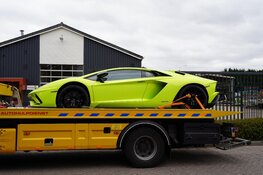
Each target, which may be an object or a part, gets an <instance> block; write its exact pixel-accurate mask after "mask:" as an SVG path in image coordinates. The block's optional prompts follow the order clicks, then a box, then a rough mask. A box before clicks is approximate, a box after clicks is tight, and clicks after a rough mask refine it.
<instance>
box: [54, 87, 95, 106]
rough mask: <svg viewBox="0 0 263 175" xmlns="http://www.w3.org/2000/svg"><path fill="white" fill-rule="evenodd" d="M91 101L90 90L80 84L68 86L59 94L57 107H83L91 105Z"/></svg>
mask: <svg viewBox="0 0 263 175" xmlns="http://www.w3.org/2000/svg"><path fill="white" fill-rule="evenodd" d="M89 103H90V100H89V94H88V92H87V91H86V90H85V89H84V88H82V87H80V86H78V85H69V86H66V87H64V88H63V89H61V90H60V91H59V93H58V95H57V107H59V108H81V107H84V106H89Z"/></svg>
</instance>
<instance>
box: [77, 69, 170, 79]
mask: <svg viewBox="0 0 263 175" xmlns="http://www.w3.org/2000/svg"><path fill="white" fill-rule="evenodd" d="M115 70H144V71H157V72H161V73H163V74H167V75H170V73H168V72H167V71H159V70H154V69H149V68H144V67H117V68H110V69H104V70H100V71H97V72H92V73H89V74H86V75H84V76H82V77H87V76H92V75H96V74H98V73H103V72H108V71H115Z"/></svg>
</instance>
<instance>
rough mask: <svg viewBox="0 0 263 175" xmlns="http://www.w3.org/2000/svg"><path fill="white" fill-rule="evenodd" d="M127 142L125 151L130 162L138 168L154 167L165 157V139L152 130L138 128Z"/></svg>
mask: <svg viewBox="0 0 263 175" xmlns="http://www.w3.org/2000/svg"><path fill="white" fill-rule="evenodd" d="M127 137H128V138H127V139H126V141H125V144H124V147H123V150H124V154H125V157H126V159H127V160H128V162H129V163H130V164H131V165H132V166H133V167H137V168H149V167H154V166H156V165H158V164H159V163H161V162H162V161H163V159H164V157H165V155H166V154H165V153H166V152H165V148H166V147H165V142H164V140H163V137H162V136H161V135H160V134H159V133H158V132H157V131H155V130H154V129H152V128H147V127H144V128H138V129H135V130H134V131H132V133H130V134H129V135H128V136H127Z"/></svg>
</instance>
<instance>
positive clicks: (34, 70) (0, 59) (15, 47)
mask: <svg viewBox="0 0 263 175" xmlns="http://www.w3.org/2000/svg"><path fill="white" fill-rule="evenodd" d="M0 77H22V78H26V81H27V84H31V85H38V84H39V36H35V37H32V38H29V39H26V40H22V41H20V42H16V43H13V44H10V45H7V46H3V47H0Z"/></svg>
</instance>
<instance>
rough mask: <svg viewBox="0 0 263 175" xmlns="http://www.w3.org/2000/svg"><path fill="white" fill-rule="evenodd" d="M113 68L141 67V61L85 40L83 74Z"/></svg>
mask: <svg viewBox="0 0 263 175" xmlns="http://www.w3.org/2000/svg"><path fill="white" fill-rule="evenodd" d="M113 67H141V60H139V59H137V58H134V57H132V56H130V55H128V54H125V53H123V52H121V51H118V50H116V49H113V48H110V47H107V46H105V45H103V44H100V43H98V42H95V41H93V40H90V39H88V38H85V39H84V73H85V74H87V73H90V72H94V71H98V70H102V69H106V68H113Z"/></svg>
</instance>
